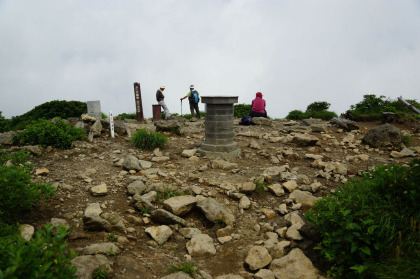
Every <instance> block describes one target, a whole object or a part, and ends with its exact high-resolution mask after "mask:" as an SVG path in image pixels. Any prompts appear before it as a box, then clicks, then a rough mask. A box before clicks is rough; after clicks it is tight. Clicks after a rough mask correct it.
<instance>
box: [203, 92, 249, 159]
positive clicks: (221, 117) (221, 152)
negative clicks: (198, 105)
mask: <svg viewBox="0 0 420 279" xmlns="http://www.w3.org/2000/svg"><path fill="white" fill-rule="evenodd" d="M201 102H202V103H205V104H206V117H205V121H204V129H205V139H204V142H203V143H202V144H201V148H200V150H199V152H200V153H202V154H204V155H206V156H210V157H215V158H224V159H228V158H233V157H237V156H239V154H240V153H241V150H240V149H239V147H238V145H237V143H236V142H235V141H234V140H233V137H234V132H233V104H234V103H237V102H238V97H237V96H202V97H201Z"/></svg>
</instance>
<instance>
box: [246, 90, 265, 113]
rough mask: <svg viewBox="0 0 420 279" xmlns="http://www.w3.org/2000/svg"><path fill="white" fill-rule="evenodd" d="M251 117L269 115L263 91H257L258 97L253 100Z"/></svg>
mask: <svg viewBox="0 0 420 279" xmlns="http://www.w3.org/2000/svg"><path fill="white" fill-rule="evenodd" d="M250 116H251V117H265V118H268V117H267V111H266V110H265V100H264V99H263V98H262V93H261V92H257V94H256V98H255V99H254V100H252V107H251V114H250Z"/></svg>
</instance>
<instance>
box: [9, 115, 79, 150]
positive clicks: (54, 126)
mask: <svg viewBox="0 0 420 279" xmlns="http://www.w3.org/2000/svg"><path fill="white" fill-rule="evenodd" d="M85 137H86V131H85V130H83V129H82V128H77V127H73V126H71V125H70V124H68V123H66V122H64V121H63V120H62V119H55V120H54V121H50V120H45V119H40V120H38V121H36V122H33V123H32V124H30V125H29V126H28V127H27V128H26V129H25V130H24V131H21V132H18V133H17V134H16V135H15V136H14V138H13V141H14V143H15V144H23V145H42V146H48V145H51V146H54V147H57V148H60V149H68V148H70V147H71V144H72V142H73V141H75V140H81V139H83V138H85Z"/></svg>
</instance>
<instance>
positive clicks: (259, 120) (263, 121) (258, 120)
mask: <svg viewBox="0 0 420 279" xmlns="http://www.w3.org/2000/svg"><path fill="white" fill-rule="evenodd" d="M251 122H252V124H254V125H264V126H272V125H273V120H271V119H269V118H265V117H253V118H252V120H251Z"/></svg>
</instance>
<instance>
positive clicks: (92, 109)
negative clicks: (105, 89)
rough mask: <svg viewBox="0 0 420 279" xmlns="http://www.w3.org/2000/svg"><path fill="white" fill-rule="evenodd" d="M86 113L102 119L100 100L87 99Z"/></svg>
mask: <svg viewBox="0 0 420 279" xmlns="http://www.w3.org/2000/svg"><path fill="white" fill-rule="evenodd" d="M86 103H87V110H88V115H89V116H93V117H95V118H96V119H102V112H101V102H100V101H87V102H86Z"/></svg>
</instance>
